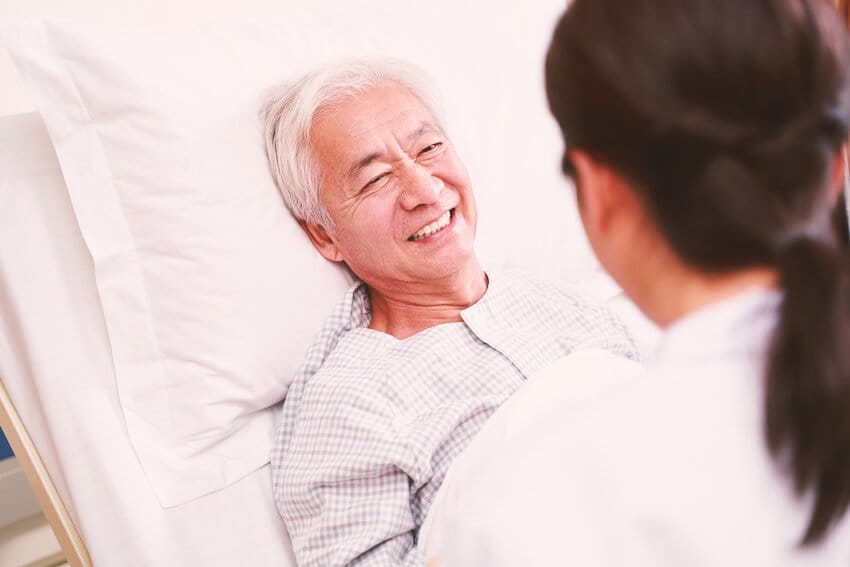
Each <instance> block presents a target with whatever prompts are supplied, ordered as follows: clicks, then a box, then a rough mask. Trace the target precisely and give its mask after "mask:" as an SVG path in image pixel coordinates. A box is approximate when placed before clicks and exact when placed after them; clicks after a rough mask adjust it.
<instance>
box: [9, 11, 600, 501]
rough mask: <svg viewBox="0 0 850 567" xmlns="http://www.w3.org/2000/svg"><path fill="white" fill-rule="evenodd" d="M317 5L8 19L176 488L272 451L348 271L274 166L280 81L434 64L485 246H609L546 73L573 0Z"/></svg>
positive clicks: (554, 261)
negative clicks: (307, 223) (387, 62)
mask: <svg viewBox="0 0 850 567" xmlns="http://www.w3.org/2000/svg"><path fill="white" fill-rule="evenodd" d="M304 4H305V3H302V6H300V7H296V6H293V7H292V9H291V10H290V11H289V13H288V15H287V17H286V18H281V19H280V20H279V21H273V22H266V23H263V24H256V23H251V24H247V23H245V24H236V23H231V24H228V25H227V26H225V27H222V28H219V29H207V30H199V31H196V32H192V33H189V32H185V31H180V32H177V31H169V30H166V29H153V28H138V27H136V28H133V27H120V28H119V27H102V26H95V25H86V24H82V23H79V22H76V23H75V22H67V21H11V22H7V23H5V24H4V25H3V26H2V29H0V36H2V40H3V43H4V44H5V46H6V47H8V49H9V50H10V53H11V54H12V57H13V59H14V60H15V62H16V64H17V66H18V68H19V70H20V71H21V74H22V76H23V78H24V81H25V83H26V84H27V85H28V87H29V88H30V90H31V92H32V94H33V95H34V98H35V101H36V104H37V106H38V108H39V110H40V111H41V113H42V116H43V117H44V120H45V123H46V125H47V127H48V130H49V132H50V135H51V138H52V140H53V143H54V145H55V149H56V153H57V156H58V158H59V161H60V164H61V166H62V171H63V174H64V176H65V179H66V182H67V185H68V191H69V194H70V198H71V201H72V204H73V207H74V211H75V213H76V215H77V219H78V221H79V223H80V228H81V231H82V234H83V236H84V238H85V241H86V244H87V245H88V247H89V249H90V251H91V254H92V256H93V259H94V264H95V269H96V277H97V285H98V289H99V293H100V298H101V301H102V303H103V308H104V313H105V316H106V323H107V328H108V331H109V338H110V343H111V346H112V351H113V358H114V362H115V369H116V375H117V382H118V384H117V386H118V390H119V395H120V399H121V404H122V408H123V411H124V416H125V419H126V424H127V429H128V434H129V437H130V439H131V442H132V443H133V446H134V448H135V450H136V452H137V454H138V456H139V459H140V461H141V463H142V466H143V467H144V469H145V471H146V473H147V475H148V477H149V478H150V480H151V483H152V485H153V488H154V490H155V492H156V494H157V496H158V498H159V500H160V502H161V503H162V504H163V505H165V506H173V505H177V504H180V503H182V502H185V501H187V500H189V499H192V498H194V497H197V496H200V495H203V494H206V493H209V492H211V491H214V490H217V489H220V488H222V487H224V486H227V485H228V484H230V483H232V482H234V481H236V480H238V479H239V478H241V477H242V476H244V475H245V474H247V473H249V472H250V471H252V470H254V469H256V468H257V467H259V466H261V465H262V464H264V463H265V462H267V460H268V452H269V446H270V440H271V438H272V435H273V432H274V429H275V428H276V426H277V416H276V411H275V407H276V406H275V404H276V403H277V402H278V401H280V399H282V397H283V395H284V394H285V391H286V388H287V387H288V384H289V381H290V379H291V377H292V375H293V373H294V372H295V370H296V369H297V366H298V364H299V363H300V360H301V357H302V356H303V353H304V351H305V350H306V347H307V346H308V344H309V343H310V341H311V340H312V338H313V334H314V333H315V331H316V330H317V329H318V327H319V325H320V324H321V322H322V320H323V319H324V317H325V316H326V314H327V311H328V309H329V308H330V306H331V305H332V304H333V303H334V302H335V301H336V299H337V298H338V296H339V295H340V294H341V292H342V290H343V289H344V288H345V287H346V285H347V284H348V280H347V277H346V275H345V274H344V272H343V271H342V270H341V269H339V268H338V267H336V266H333V265H331V264H328V263H326V262H325V261H324V260H322V259H321V258H320V256H319V255H318V254H317V253H316V252H315V251H314V250H312V248H311V246H310V244H309V242H308V241H307V239H306V237H304V235H303V234H301V232H300V230H299V228H298V227H297V224H296V223H295V222H294V221H293V220H292V219H291V218H290V217H289V215H288V213H287V212H286V210H285V208H284V207H283V205H282V202H281V200H280V197H279V195H278V193H277V191H276V189H275V187H274V186H273V183H272V181H271V177H270V175H269V173H268V170H267V166H266V163H265V158H264V152H263V147H262V137H261V133H260V124H259V120H258V116H257V111H258V108H259V105H260V103H261V101H262V99H263V96H264V94H265V93H266V92H267V90H268V88H269V87H270V86H272V85H274V84H276V83H279V82H280V81H281V80H283V79H288V78H293V77H295V76H297V75H300V74H301V73H302V72H303V71H305V70H307V69H309V68H311V67H313V66H314V65H316V64H319V63H322V62H325V61H328V60H331V59H334V58H338V57H341V56H352V55H373V54H383V55H392V56H397V57H405V58H408V59H411V60H413V61H415V62H417V63H419V64H420V65H422V66H423V67H425V68H426V69H428V70H429V71H430V72H431V73H432V74H433V75H434V76H435V77H436V79H437V88H438V90H442V91H443V93H444V99H445V100H446V101H450V102H451V105H446V109H445V110H446V114H447V115H448V117H449V121H448V122H449V124H448V127H449V131H450V133H451V134H454V137H455V138H456V140H457V142H458V145H459V148H460V153H461V156H462V157H464V158H465V159H466V161H467V164H468V165H469V166H470V170H471V173H472V176H473V182H475V183H476V185H477V187H479V190H478V195H479V201H480V210H481V230H480V231H479V240H480V241H483V242H486V243H487V245H486V246H484V247H483V248H484V251H483V253H482V255H483V256H484V258H485V262H486V263H487V265H491V266H492V265H494V264H500V265H501V264H515V265H524V266H527V267H538V268H541V269H542V270H543V271H549V272H550V273H555V274H560V273H563V272H562V270H563V266H569V269H570V270H571V272H570V273H571V274H573V275H574V276H575V275H578V274H581V273H583V271H586V270H590V269H592V268H593V267H594V266H595V264H594V262H593V261H592V260H591V259H590V255H589V253H588V252H587V249H586V246H585V244H584V240H583V236H582V235H581V231H580V229H579V226H578V223H577V222H576V217H575V212H574V210H573V206H572V197H571V196H570V193H569V190H568V189H567V186H566V185H565V184H564V183H563V182H562V181H561V180H560V175H559V173H558V169H557V164H558V153H559V151H560V142H559V140H558V136H557V131H556V129H555V127H554V123H553V122H552V121H551V119H550V118H549V117H548V114H547V111H546V108H545V99H544V97H543V90H542V78H541V70H542V60H543V50H544V48H545V45H546V43H547V41H548V36H549V33H550V31H551V28H552V26H553V25H554V22H555V17H556V16H557V14H558V13H559V12H560V11H561V10H562V8H563V6H562V3H561V2H560V0H558V1H556V0H550V1H547V2H540V3H534V4H533V5H522V6H514V5H513V4H515V3H507V5H505V6H500V5H494V4H493V3H491V2H489V1H487V2H485V1H483V0H477V1H474V2H469V3H457V4H455V3H454V2H449V1H448V0H441V1H437V2H433V3H429V4H428V5H427V6H425V7H417V8H415V9H411V7H409V6H407V5H406V3H398V2H394V1H389V0H375V1H372V2H358V3H353V2H352V3H343V4H339V5H333V4H328V3H325V4H311V5H309V6H307V5H304ZM485 187H486V188H487V190H488V191H486V196H485V190H484V188H485Z"/></svg>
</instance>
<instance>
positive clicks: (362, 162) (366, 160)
mask: <svg viewBox="0 0 850 567" xmlns="http://www.w3.org/2000/svg"><path fill="white" fill-rule="evenodd" d="M379 157H381V154H380V153H379V152H372V153H371V154H369V155H367V156H364V157H363V158H361V159H359V160H357V163H355V164H354V165H352V166H351V168H350V169H349V170H348V173H347V174H346V176H347V177H348V178H349V179H354V177H355V176H356V175H357V174H358V173H359V172H360V170H361V169H363V168H364V167H366V166H367V165H369V164H370V163H372V162H373V161H375V160H376V159H378V158H379Z"/></svg>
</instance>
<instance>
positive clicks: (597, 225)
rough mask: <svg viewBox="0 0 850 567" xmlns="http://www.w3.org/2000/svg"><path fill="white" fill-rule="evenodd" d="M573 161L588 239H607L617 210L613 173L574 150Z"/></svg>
mask: <svg viewBox="0 0 850 567" xmlns="http://www.w3.org/2000/svg"><path fill="white" fill-rule="evenodd" d="M570 160H571V161H572V163H573V165H574V167H575V172H576V191H577V196H576V197H577V201H578V208H579V213H581V219H582V222H583V223H584V227H585V230H587V232H588V236H590V235H604V234H605V233H607V232H608V230H609V228H610V224H611V217H612V214H614V208H616V206H617V202H616V195H615V193H616V190H615V188H614V187H613V186H612V182H613V181H614V179H612V174H611V171H610V169H609V168H608V167H607V166H605V165H604V164H602V163H600V162H599V161H597V160H596V159H595V158H594V157H593V156H591V155H590V154H588V153H585V152H583V151H581V150H570Z"/></svg>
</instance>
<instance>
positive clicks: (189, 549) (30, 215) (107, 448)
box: [0, 113, 295, 567]
mask: <svg viewBox="0 0 850 567" xmlns="http://www.w3.org/2000/svg"><path fill="white" fill-rule="evenodd" d="M36 258H37V259H38V261H33V259H36ZM0 377H2V379H3V382H4V383H5V385H6V387H7V389H8V390H9V393H10V395H11V397H12V400H13V402H14V403H15V405H16V407H17V409H18V411H19V413H20V414H21V416H22V418H23V420H24V423H25V424H26V425H27V427H28V430H29V433H30V435H31V436H32V438H33V440H34V442H35V444H36V446H37V447H38V449H39V451H40V453H41V455H42V458H43V459H44V461H45V464H46V466H47V468H48V470H49V471H50V474H51V476H52V477H53V480H54V483H55V484H56V486H57V489H58V490H59V492H60V494H61V495H62V498H63V500H64V502H65V504H66V506H67V507H68V510H69V512H70V513H71V515H72V517H73V518H74V520H75V523H76V524H77V527H78V529H79V531H80V533H81V535H82V537H83V539H84V540H85V542H86V545H87V547H88V549H89V553H90V555H91V557H92V561H93V562H94V564H95V565H98V566H99V565H122V566H157V567H161V566H166V565H168V566H170V565H181V566H182V565H204V566H205V567H219V566H220V567H232V566H233V565H275V566H276V567H278V566H279V567H287V566H290V565H294V564H295V562H294V559H293V556H292V553H291V548H290V544H289V538H288V536H287V534H286V531H285V528H284V526H283V522H282V521H281V520H280V518H279V516H278V514H277V511H276V509H275V506H274V502H273V499H272V494H271V484H270V480H269V468H268V466H266V467H263V468H262V469H260V470H258V471H256V472H254V473H252V474H251V475H249V476H248V477H246V478H244V479H243V480H241V481H239V482H238V483H236V484H234V485H231V486H229V487H228V488H226V489H224V490H221V491H219V492H216V493H213V494H210V495H207V496H204V497H202V498H199V499H197V500H194V501H192V502H190V503H188V504H185V505H182V506H178V507H175V508H169V509H164V508H162V507H161V506H160V505H159V503H158V502H157V500H156V498H155V496H154V493H153V491H152V489H151V487H150V485H149V483H148V481H147V479H146V478H145V476H144V472H143V470H142V468H141V466H140V464H139V462H138V460H137V458H136V455H135V454H134V452H133V449H132V447H131V445H130V443H129V440H128V437H127V434H126V429H125V424H124V418H123V415H122V412H121V408H120V405H119V400H118V394H117V391H116V387H115V374H114V370H113V367H112V359H111V354H110V349H109V343H108V339H107V334H106V328H105V324H104V320H103V313H102V311H101V310H100V307H99V301H98V297H97V288H96V286H95V281H94V273H93V267H92V262H91V257H90V256H89V253H88V250H87V249H86V247H85V244H84V243H83V240H82V237H81V235H80V232H79V228H78V226H77V222H76V219H75V218H74V214H73V211H72V209H71V206H70V202H69V200H68V197H67V192H66V190H65V184H64V181H63V178H62V174H61V171H60V169H59V165H58V163H57V161H56V157H55V155H54V153H53V148H52V145H51V143H50V141H49V138H48V136H47V132H46V131H45V129H44V126H43V124H42V121H41V118H40V116H39V115H38V114H37V113H31V114H25V115H17V116H6V117H0Z"/></svg>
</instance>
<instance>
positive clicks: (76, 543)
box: [0, 378, 92, 567]
mask: <svg viewBox="0 0 850 567" xmlns="http://www.w3.org/2000/svg"><path fill="white" fill-rule="evenodd" d="M0 429H2V430H3V433H5V435H6V438H7V439H8V440H9V445H11V446H12V451H14V453H15V458H16V459H17V461H18V464H19V465H20V467H21V469H22V470H23V471H24V474H25V475H26V477H27V481H29V484H30V487H31V488H32V491H33V493H34V494H35V497H36V499H37V500H38V504H39V506H41V510H42V511H43V512H44V516H45V518H47V521H48V523H49V524H50V527H51V529H53V533H54V534H55V535H56V539H57V540H58V541H59V545H60V546H61V547H62V552H63V553H64V554H65V560H66V561H67V562H68V564H69V565H71V567H92V562H91V558H90V557H89V552H88V550H87V549H86V546H85V543H83V540H82V538H81V537H80V534H79V532H78V531H77V528H76V526H75V525H74V522H73V520H72V519H71V515H70V514H69V513H68V510H67V508H65V504H64V503H63V502H62V498H61V496H59V491H57V490H56V485H54V484H53V479H51V478H50V473H48V472H47V468H46V467H45V466H44V461H42V460H41V455H39V453H38V450H37V449H36V447H35V444H34V443H33V441H32V438H31V437H30V435H29V432H27V428H26V426H25V425H24V423H23V421H22V420H21V416H20V415H19V414H18V411H17V410H16V409H15V406H14V404H13V403H12V399H11V397H9V392H7V391H6V386H5V385H4V384H3V380H2V378H0Z"/></svg>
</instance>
